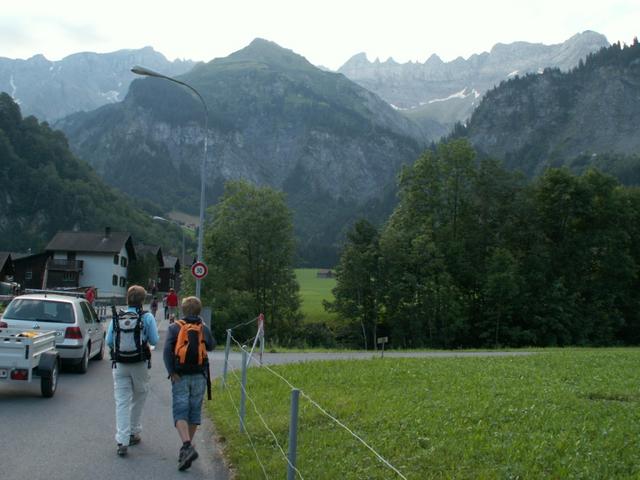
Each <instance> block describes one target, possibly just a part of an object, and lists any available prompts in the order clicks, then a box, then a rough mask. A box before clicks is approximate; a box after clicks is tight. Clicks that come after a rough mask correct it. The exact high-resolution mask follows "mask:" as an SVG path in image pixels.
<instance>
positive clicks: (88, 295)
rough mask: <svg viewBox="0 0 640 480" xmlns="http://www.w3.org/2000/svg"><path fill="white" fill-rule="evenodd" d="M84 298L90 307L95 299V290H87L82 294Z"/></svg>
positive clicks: (91, 288)
mask: <svg viewBox="0 0 640 480" xmlns="http://www.w3.org/2000/svg"><path fill="white" fill-rule="evenodd" d="M84 298H86V299H87V302H89V303H90V304H91V305H93V302H94V300H95V299H96V290H95V288H93V287H89V288H87V290H86V291H85V292H84Z"/></svg>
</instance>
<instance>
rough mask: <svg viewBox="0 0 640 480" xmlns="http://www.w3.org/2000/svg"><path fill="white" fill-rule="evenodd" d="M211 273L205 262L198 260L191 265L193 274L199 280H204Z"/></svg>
mask: <svg viewBox="0 0 640 480" xmlns="http://www.w3.org/2000/svg"><path fill="white" fill-rule="evenodd" d="M207 273H209V269H208V268H207V266H206V265H205V264H204V263H203V262H196V263H194V264H193V265H191V274H192V275H193V276H194V277H196V278H197V279H198V280H202V279H203V278H204V277H206V276H207Z"/></svg>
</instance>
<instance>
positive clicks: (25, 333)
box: [0, 328, 59, 397]
mask: <svg viewBox="0 0 640 480" xmlns="http://www.w3.org/2000/svg"><path fill="white" fill-rule="evenodd" d="M55 342H56V334H55V332H52V331H51V332H49V331H47V332H45V331H42V332H40V331H35V330H25V329H23V328H0V382H11V383H24V382H31V380H32V379H33V377H35V376H37V377H40V390H41V392H42V396H43V397H52V396H53V394H54V393H55V392H56V388H57V386H58V372H59V360H58V352H57V351H56V347H55Z"/></svg>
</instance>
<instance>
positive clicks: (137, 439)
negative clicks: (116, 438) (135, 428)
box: [129, 434, 142, 446]
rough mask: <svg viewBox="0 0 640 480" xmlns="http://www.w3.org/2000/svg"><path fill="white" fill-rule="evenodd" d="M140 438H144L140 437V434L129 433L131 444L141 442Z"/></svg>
mask: <svg viewBox="0 0 640 480" xmlns="http://www.w3.org/2000/svg"><path fill="white" fill-rule="evenodd" d="M140 440H142V439H141V438H140V435H138V434H134V435H129V446H131V445H137V444H139V443H140Z"/></svg>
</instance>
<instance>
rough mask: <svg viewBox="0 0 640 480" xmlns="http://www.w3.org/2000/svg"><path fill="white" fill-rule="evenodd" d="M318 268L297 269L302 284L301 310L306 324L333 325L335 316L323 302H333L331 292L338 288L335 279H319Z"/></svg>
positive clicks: (297, 276)
mask: <svg viewBox="0 0 640 480" xmlns="http://www.w3.org/2000/svg"><path fill="white" fill-rule="evenodd" d="M317 272H318V269H317V268H298V269H296V271H295V273H296V279H297V280H298V283H299V284H300V298H301V300H302V305H301V310H302V313H303V315H304V321H305V322H312V323H331V322H332V321H333V320H334V318H335V314H332V313H328V312H326V311H325V310H324V307H323V306H322V301H323V300H328V301H331V300H333V294H332V293H331V290H332V289H333V288H334V287H335V286H336V280H335V278H318V277H317Z"/></svg>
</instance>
